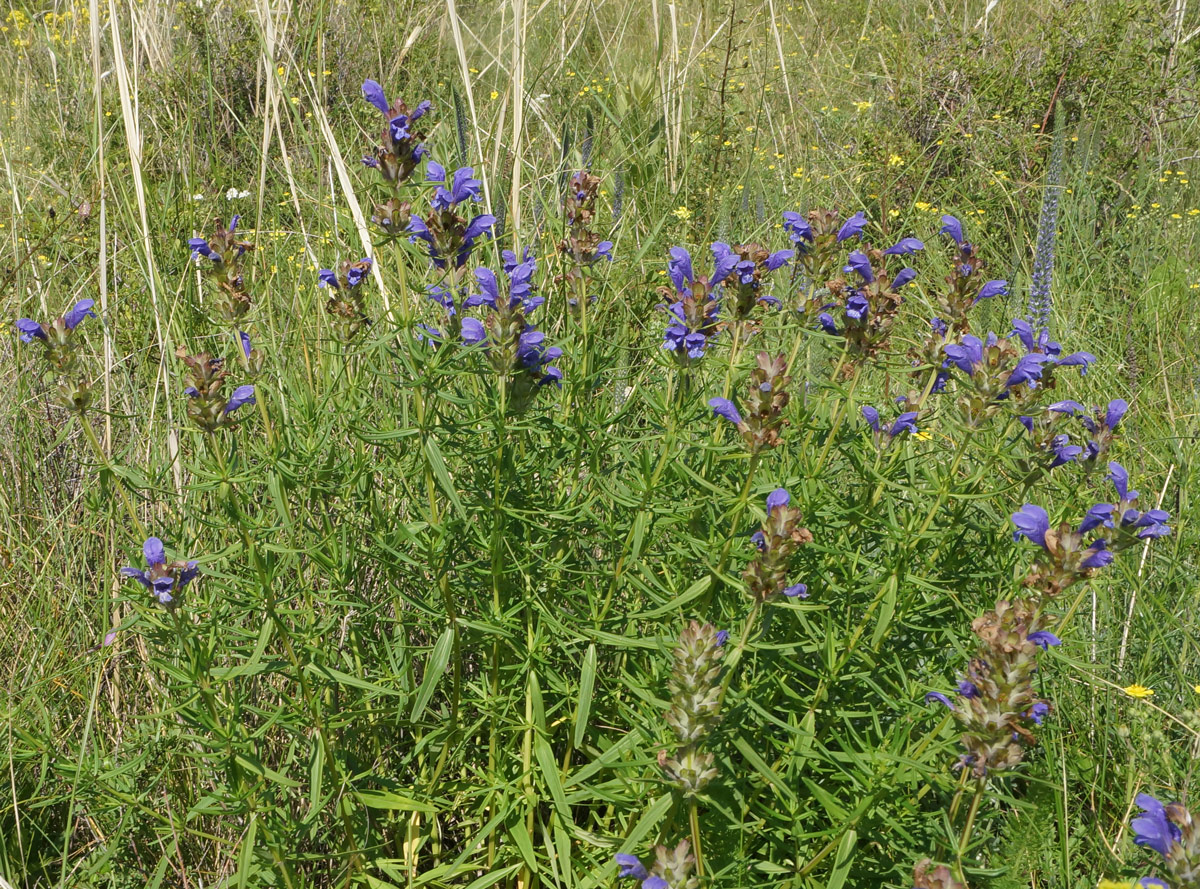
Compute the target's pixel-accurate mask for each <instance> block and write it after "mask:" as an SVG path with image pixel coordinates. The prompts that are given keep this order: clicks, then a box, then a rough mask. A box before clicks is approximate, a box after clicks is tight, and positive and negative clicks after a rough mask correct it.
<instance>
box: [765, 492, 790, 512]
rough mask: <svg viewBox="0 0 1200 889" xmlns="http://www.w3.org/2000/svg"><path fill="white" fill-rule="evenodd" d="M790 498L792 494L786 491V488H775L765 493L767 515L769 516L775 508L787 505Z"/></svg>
mask: <svg viewBox="0 0 1200 889" xmlns="http://www.w3.org/2000/svg"><path fill="white" fill-rule="evenodd" d="M791 499H792V495H791V494H789V493H788V492H787V489H786V488H776V489H775V490H774V491H772V492H771V493H770V494H768V495H767V515H768V516H769V515H770V514H771V513H773V512H774V511H775V510H776V509H779V508H781V507H784V506H787V505H788V503H790V502H791Z"/></svg>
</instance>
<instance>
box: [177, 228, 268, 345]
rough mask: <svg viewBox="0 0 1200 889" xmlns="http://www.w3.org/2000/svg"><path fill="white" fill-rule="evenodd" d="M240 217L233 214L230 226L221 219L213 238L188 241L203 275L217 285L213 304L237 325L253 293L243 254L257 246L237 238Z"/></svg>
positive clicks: (248, 308) (230, 322)
mask: <svg viewBox="0 0 1200 889" xmlns="http://www.w3.org/2000/svg"><path fill="white" fill-rule="evenodd" d="M241 218H242V217H240V216H234V217H233V219H231V220H230V221H229V227H228V228H226V227H225V225H224V223H222V222H221V220H220V219H218V220H216V230H215V232H214V233H213V235H212V236H211V237H209V238H190V239H189V240H188V247H189V248H191V251H192V258H193V259H194V260H195V261H196V263H197V264H198V265H199V266H200V268H201V270H202V272H203V274H204V277H205V278H206V279H207V280H209V281H211V282H213V285H214V286H215V287H216V291H217V293H216V296H215V297H214V299H213V305H214V306H216V309H217V313H218V314H219V315H220V316H221V318H222V319H223V320H224V321H225V322H226V323H228V324H234V323H236V322H237V321H238V320H239V319H241V318H242V317H243V316H245V314H246V313H247V312H249V311H250V308H251V305H252V301H251V299H250V293H249V292H248V291H247V290H246V277H245V270H244V269H243V267H242V257H243V256H245V255H246V253H248V252H249V251H251V250H253V249H254V244H252V243H251V242H249V241H244V240H241V239H240V238H238V236H237V226H238V222H239V221H241Z"/></svg>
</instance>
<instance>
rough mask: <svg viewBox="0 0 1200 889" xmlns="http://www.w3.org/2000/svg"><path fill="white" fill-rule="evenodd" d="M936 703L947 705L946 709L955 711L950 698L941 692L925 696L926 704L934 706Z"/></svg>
mask: <svg viewBox="0 0 1200 889" xmlns="http://www.w3.org/2000/svg"><path fill="white" fill-rule="evenodd" d="M934 701H937V702H938V703H939V704H944V705H946V707H947V708H949V709H950V710H953V709H954V704H952V703H951V702H950V699H949V698H948V697H946V696H945V695H944V694H942V693H941V692H940V691H931V692H929V693H927V694H926V695H925V703H926V704H932V703H933V702H934Z"/></svg>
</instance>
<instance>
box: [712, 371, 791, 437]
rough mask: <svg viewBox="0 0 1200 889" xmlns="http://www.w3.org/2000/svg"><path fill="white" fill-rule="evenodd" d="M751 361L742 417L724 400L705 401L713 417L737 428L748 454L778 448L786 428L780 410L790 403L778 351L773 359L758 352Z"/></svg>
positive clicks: (786, 382)
mask: <svg viewBox="0 0 1200 889" xmlns="http://www.w3.org/2000/svg"><path fill="white" fill-rule="evenodd" d="M754 361H755V367H754V370H753V371H751V372H750V380H749V384H748V385H747V386H746V394H745V396H744V397H743V400H742V404H743V405H744V408H745V411H746V413H745V415H744V417H743V415H742V413H741V412H740V411H739V410H738V409H737V406H736V405H735V404H734V403H733V402H732V401H730V400H729V399H728V398H711V399H709V402H708V406H709V407H711V408H712V410H713V415H714V416H717V417H720V418H722V419H724V420H728V421H729V422H730V423H732V424H733V425H734V427H736V428H737V431H738V433H739V434H740V435H741V437H742V442H743V444H744V445H745V448H746V451H747V452H748V453H750V454H758V453H760V452H762V451H765V450H770V449H771V448H775V447H778V446H779V444H780V439H779V433H780V431H781V430H782V429H783V427H784V426H786V425H787V420H786V419H785V418H784V411H785V409H786V408H787V405H788V402H789V401H790V400H791V396H790V395H789V394H788V391H787V387H788V384H789V383H790V382H791V381H792V378H791V377H790V376H788V375H787V373H786V370H787V356H786V355H784V354H783V353H782V352H781V353H779V354H778V355H776V356H775V357H771V355H770V353H768V352H759V353H758V355H756V356H755V359H754Z"/></svg>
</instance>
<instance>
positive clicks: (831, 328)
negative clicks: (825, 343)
mask: <svg viewBox="0 0 1200 889" xmlns="http://www.w3.org/2000/svg"><path fill="white" fill-rule="evenodd" d="M817 323H818V324H820V325H821V329H822V330H824V331H825V332H826V333H828V334H832V335H833V336H837V335H838V333H839V331H838V329H837V324H835V323H834V320H833V316H832V315H830V314H829V313H828V312H822V313H821V314H820V315H818V316H817Z"/></svg>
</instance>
